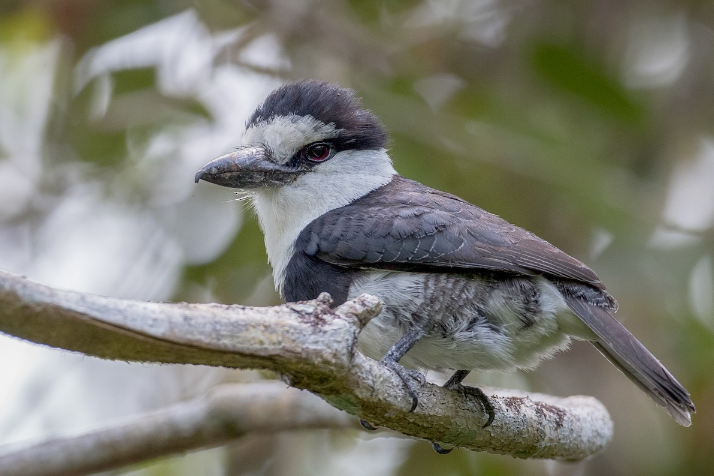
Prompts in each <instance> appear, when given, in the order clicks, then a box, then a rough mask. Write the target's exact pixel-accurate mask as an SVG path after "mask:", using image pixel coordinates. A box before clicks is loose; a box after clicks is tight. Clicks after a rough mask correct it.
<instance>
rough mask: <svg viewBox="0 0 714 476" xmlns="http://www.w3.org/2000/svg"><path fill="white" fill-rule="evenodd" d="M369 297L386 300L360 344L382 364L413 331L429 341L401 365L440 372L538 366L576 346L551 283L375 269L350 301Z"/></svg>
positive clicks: (358, 285) (353, 289)
mask: <svg viewBox="0 0 714 476" xmlns="http://www.w3.org/2000/svg"><path fill="white" fill-rule="evenodd" d="M362 293H369V294H374V295H377V296H379V297H380V298H381V299H382V301H383V302H384V309H383V311H382V313H381V314H380V315H379V316H377V317H376V318H374V319H373V320H372V321H371V322H370V323H369V324H368V325H367V326H366V327H365V328H364V330H363V331H362V333H361V334H360V338H359V349H360V350H361V351H362V352H363V353H364V354H366V355H368V356H370V357H372V358H374V359H377V360H378V359H381V358H382V357H383V356H384V354H386V352H387V351H388V350H389V348H390V347H392V346H393V345H394V344H395V343H396V342H397V340H399V338H400V337H401V336H402V334H403V333H404V331H405V330H407V329H409V328H413V327H422V328H424V329H425V332H426V335H425V337H424V338H422V339H421V340H420V341H419V342H417V343H416V344H415V346H414V347H413V348H412V349H411V350H410V351H409V352H408V353H407V354H406V355H405V356H404V357H403V358H402V360H401V361H400V362H401V363H402V364H403V365H405V366H407V367H419V368H424V369H432V370H443V369H456V370H512V369H515V368H532V367H534V366H535V365H537V364H538V362H540V361H541V360H542V359H544V358H548V357H550V356H552V355H553V354H554V353H555V352H557V351H558V350H561V349H564V348H565V347H567V346H568V344H569V338H568V336H567V335H566V334H565V333H563V332H562V330H561V328H560V326H559V317H560V316H561V315H562V314H564V313H567V312H568V311H567V310H566V309H567V307H566V306H565V304H564V302H563V301H562V298H561V297H560V295H559V294H558V292H557V291H556V290H555V288H554V287H553V286H552V285H550V283H549V282H548V281H547V280H545V279H544V278H527V277H513V278H506V279H494V278H492V277H484V276H478V275H473V276H468V277H466V276H462V275H452V274H436V273H435V274H427V273H403V272H392V271H380V272H374V271H371V272H368V273H365V274H364V275H362V276H361V277H360V278H358V279H357V280H355V281H354V283H353V284H352V286H351V287H350V292H349V297H350V298H353V297H356V296H357V295H359V294H362Z"/></svg>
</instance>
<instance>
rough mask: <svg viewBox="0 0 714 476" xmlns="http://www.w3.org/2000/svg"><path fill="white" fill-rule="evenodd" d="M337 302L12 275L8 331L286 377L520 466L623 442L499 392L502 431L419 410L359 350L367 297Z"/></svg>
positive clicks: (604, 422) (474, 408) (568, 406)
mask: <svg viewBox="0 0 714 476" xmlns="http://www.w3.org/2000/svg"><path fill="white" fill-rule="evenodd" d="M329 304H330V301H329V297H328V296H327V295H322V296H320V297H319V298H318V299H316V300H314V301H308V302H304V303H293V304H285V305H282V306H276V307H269V308H250V307H244V306H237V305H234V306H225V305H218V304H185V303H147V302H137V301H129V300H123V299H115V298H108V297H101V296H94V295H89V294H83V293H76V292H70V291H60V290H57V289H53V288H49V287H47V286H42V285H39V284H35V283H32V282H30V281H28V280H26V279H23V278H20V277H17V276H14V275H11V274H8V273H4V272H0V332H5V333H7V334H11V335H15V336H18V337H21V338H23V339H27V340H30V341H33V342H38V343H41V344H46V345H50V346H53V347H60V348H63V349H67V350H73V351H79V352H83V353H85V354H88V355H94V356H98V357H103V358H108V359H121V360H132V361H143V362H171V363H191V364H203V365H212V366H223V367H234V368H261V369H269V370H273V371H275V372H278V373H279V374H280V375H281V376H282V378H283V380H284V381H285V382H286V383H288V384H289V385H292V386H294V387H297V388H300V389H305V390H309V391H310V392H312V393H314V394H316V395H318V396H320V397H321V398H323V399H324V400H326V401H327V402H329V403H330V404H331V405H333V406H334V407H336V408H339V409H341V410H344V411H346V412H348V413H350V414H353V415H356V416H359V417H360V418H363V419H365V420H367V421H370V422H372V423H373V424H375V425H380V426H385V427H388V428H391V429H393V430H395V431H398V432H401V433H404V434H406V435H410V436H414V437H417V438H424V439H427V440H430V441H438V442H440V443H441V444H442V445H444V446H458V447H461V448H468V449H472V450H477V451H488V452H491V453H499V454H510V455H512V456H515V457H520V458H528V457H531V458H556V459H570V460H573V459H580V458H584V457H586V456H589V455H592V454H594V453H596V452H597V451H599V450H601V449H602V448H603V447H604V446H605V445H606V444H607V443H608V441H609V440H610V439H611V437H612V422H611V421H610V417H609V415H608V413H607V410H605V408H604V407H603V406H602V404H601V403H600V402H598V401H597V400H595V399H594V398H592V397H583V396H578V397H570V398H563V399H560V398H556V397H549V396H544V395H536V394H523V393H519V394H514V392H510V391H506V390H492V391H491V393H492V395H490V396H489V398H490V400H491V402H492V403H493V407H494V409H495V414H496V418H495V420H494V422H493V424H492V425H491V426H489V427H488V428H485V429H484V428H482V425H483V424H484V422H485V421H486V416H485V415H484V414H483V410H482V409H481V407H480V405H479V403H478V402H477V401H476V400H473V399H471V398H470V397H468V396H464V395H462V394H460V393H459V392H454V391H448V390H444V389H443V388H441V387H438V386H436V385H432V384H427V385H424V386H423V387H422V388H421V389H420V391H419V394H418V397H419V405H418V407H417V409H416V411H414V412H411V413H410V412H409V411H408V410H409V407H410V403H411V401H410V398H409V397H408V395H407V394H406V392H405V390H404V388H403V385H402V383H401V381H400V380H399V378H398V377H397V376H396V375H394V374H393V373H392V372H391V371H389V370H388V369H387V368H385V367H384V366H382V365H380V364H379V363H377V362H375V361H374V360H372V359H369V358H367V357H365V356H363V355H362V354H361V353H359V352H357V351H356V343H357V336H358V334H359V331H360V329H361V328H362V327H364V325H366V323H367V322H368V321H369V319H371V318H372V317H374V316H376V315H377V314H379V312H380V309H381V303H380V301H379V300H378V299H377V298H375V297H373V296H368V295H363V296H360V297H358V298H357V299H354V300H352V301H349V302H347V303H345V304H343V305H341V306H339V307H337V308H335V309H331V308H330V307H329Z"/></svg>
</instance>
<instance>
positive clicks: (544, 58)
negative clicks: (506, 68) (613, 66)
mask: <svg viewBox="0 0 714 476" xmlns="http://www.w3.org/2000/svg"><path fill="white" fill-rule="evenodd" d="M532 65H533V69H534V71H535V72H536V73H537V74H538V75H539V76H540V77H541V78H542V79H544V80H545V81H546V82H548V84H550V85H551V86H553V87H555V88H557V89H559V90H561V91H564V92H568V93H571V94H575V95H576V96H579V97H580V98H582V99H584V100H585V101H587V102H588V103H590V104H591V105H593V106H595V107H596V108H598V109H599V110H601V111H603V112H606V113H608V114H610V115H612V116H614V117H616V118H617V119H620V120H622V121H624V122H626V123H630V124H638V123H639V122H640V121H642V119H643V116H644V111H643V110H642V108H641V107H640V106H639V105H638V104H637V103H636V102H634V101H633V100H632V99H630V98H629V97H628V96H627V94H626V93H625V91H624V89H623V88H622V87H621V86H620V85H618V83H617V82H616V81H614V80H613V79H611V78H609V77H608V75H607V74H606V73H605V71H604V67H603V65H600V64H597V63H596V62H594V61H589V60H586V59H585V58H584V53H578V52H577V50H576V49H575V47H574V46H569V47H564V46H558V45H554V44H550V43H539V44H536V46H535V47H534V49H533V52H532Z"/></svg>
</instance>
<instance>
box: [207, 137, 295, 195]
mask: <svg viewBox="0 0 714 476" xmlns="http://www.w3.org/2000/svg"><path fill="white" fill-rule="evenodd" d="M300 173H301V170H299V169H295V168H292V167H286V166H284V165H280V164H276V163H275V162H273V161H272V160H270V159H269V158H268V153H267V151H266V150H265V148H264V147H246V148H241V149H238V150H236V151H233V152H231V153H229V154H226V155H222V156H221V157H218V158H217V159H214V160H212V161H210V162H209V163H207V164H206V165H204V166H203V167H201V170H199V171H198V172H197V173H196V183H198V181H199V180H205V181H206V182H211V183H215V184H216V185H223V186H224V187H232V188H258V187H280V186H282V185H285V184H287V183H289V182H292V181H293V180H295V179H296V178H297V177H298V176H299V175H300Z"/></svg>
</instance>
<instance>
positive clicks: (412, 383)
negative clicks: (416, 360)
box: [380, 359, 426, 412]
mask: <svg viewBox="0 0 714 476" xmlns="http://www.w3.org/2000/svg"><path fill="white" fill-rule="evenodd" d="M380 363H381V364H382V365H384V366H386V367H388V368H389V369H391V370H392V371H393V372H394V373H396V374H397V375H398V376H399V378H400V379H401V380H402V383H404V386H405V387H406V388H407V393H408V394H409V396H410V397H411V399H412V406H411V408H410V409H409V411H410V412H413V411H414V410H416V407H417V404H418V403H419V397H418V396H417V394H418V392H419V388H420V387H422V386H424V384H425V383H426V378H425V377H424V375H423V374H422V373H421V372H419V371H418V370H412V369H405V368H404V367H403V366H401V365H400V364H399V363H397V362H394V361H392V360H385V359H382V360H381V361H380ZM417 384H418V385H417Z"/></svg>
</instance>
